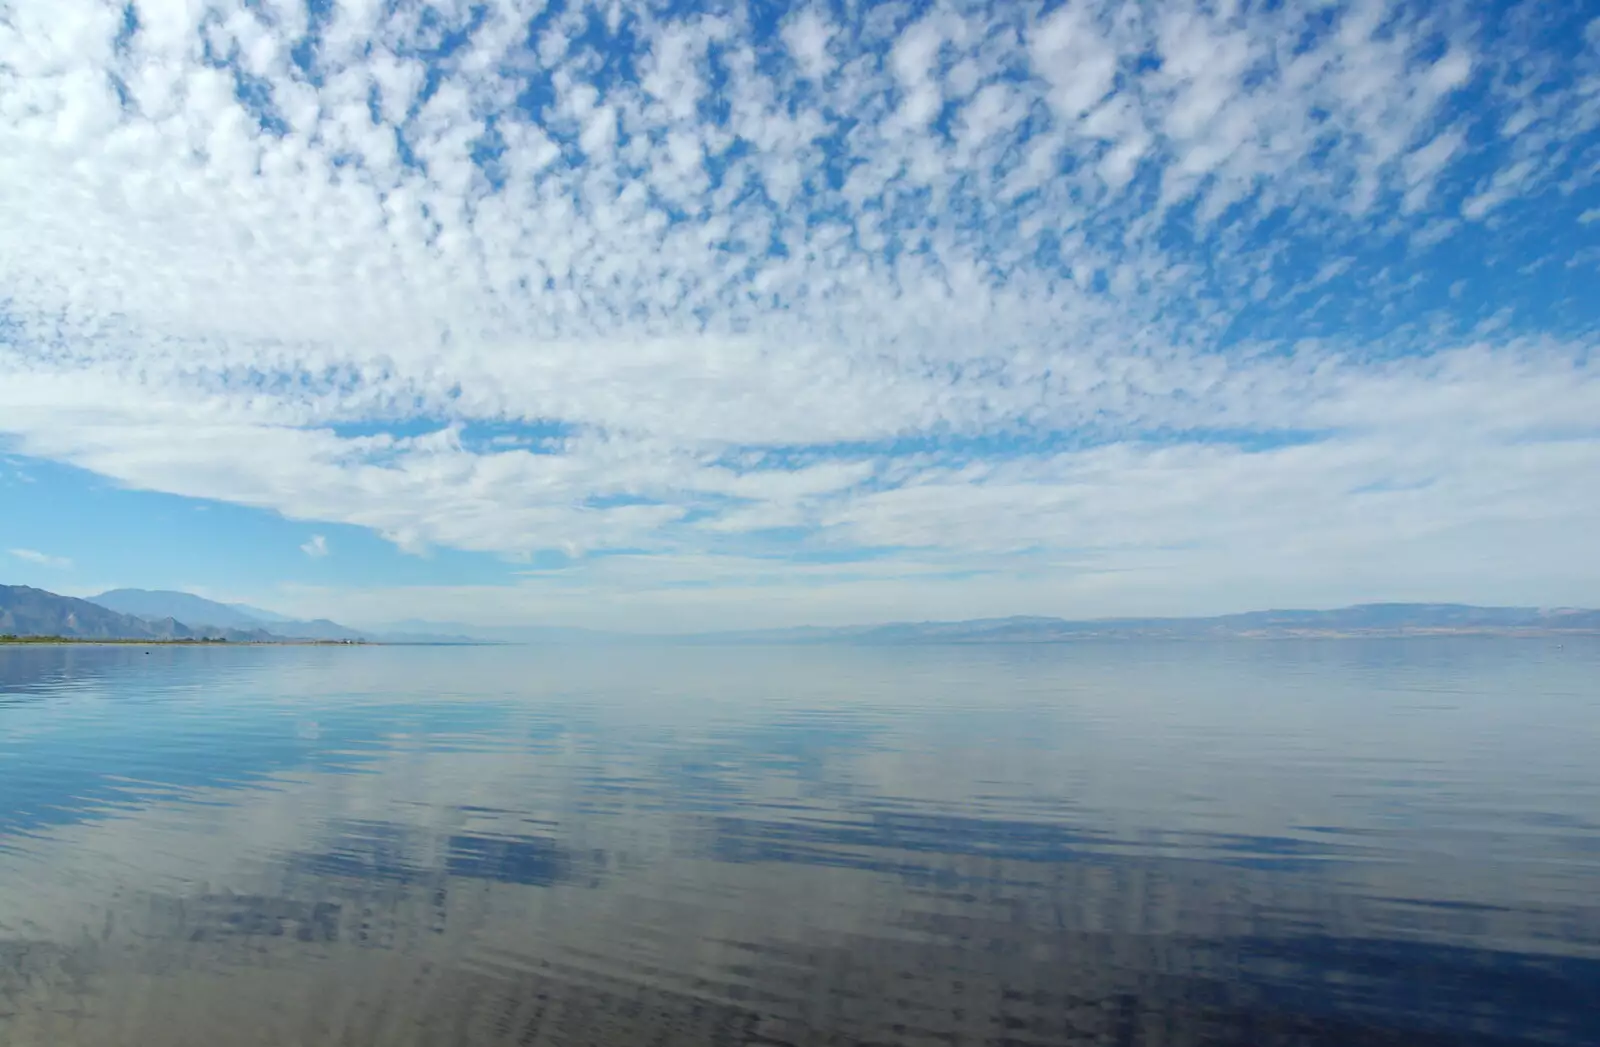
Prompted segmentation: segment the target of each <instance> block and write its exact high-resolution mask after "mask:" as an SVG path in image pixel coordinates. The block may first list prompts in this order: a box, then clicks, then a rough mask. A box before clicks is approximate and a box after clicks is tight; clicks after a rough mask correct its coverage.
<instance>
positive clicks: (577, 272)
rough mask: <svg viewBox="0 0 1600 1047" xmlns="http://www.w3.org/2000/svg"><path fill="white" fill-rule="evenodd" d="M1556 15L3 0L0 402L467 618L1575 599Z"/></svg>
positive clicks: (1566, 230) (1571, 394) (1592, 403)
mask: <svg viewBox="0 0 1600 1047" xmlns="http://www.w3.org/2000/svg"><path fill="white" fill-rule="evenodd" d="M1580 7H1581V5H1570V6H1569V5H1558V7H1557V8H1552V7H1551V6H1550V5H1542V4H1536V3H1527V4H1523V5H1495V6H1492V7H1491V6H1488V5H1465V4H1451V3H1444V4H1437V5H1416V4H1409V3H1383V2H1365V0H1358V2H1355V3H1350V4H1335V5H1329V4H1321V3H1318V4H1302V3H1295V2H1288V3H1282V4H1273V5H1252V4H1248V3H1205V4H1192V3H1188V2H1185V0H1172V2H1168V3H1161V4H1135V3H1093V2H1089V3H1067V4H1054V3H1052V4H1043V5H1041V4H1033V3H1027V2H1020V0H1017V2H1013V0H1007V2H1005V3H996V4H991V5H983V4H969V3H946V4H928V3H855V2H848V0H837V2H833V3H823V4H817V5H814V6H799V5H796V6H794V7H793V8H792V9H783V8H781V7H780V8H778V9H775V8H774V7H773V6H772V5H759V6H744V5H739V4H731V5H730V4H704V5H700V4H661V3H651V4H627V3H621V2H612V0H607V2H605V3H600V4H594V5H589V4H585V3H580V2H561V0H553V2H514V0H482V2H471V3H468V2H465V0H461V2H434V3H424V2H420V0H385V2H378V0H360V2H346V3H329V2H325V0H317V2H314V3H306V2H300V0H252V2H248V3H246V2H241V0H209V2H198V0H195V2H176V0H171V2H154V0H135V2H131V3H127V4H124V3H122V2H120V0H119V2H116V3H97V2H93V0H14V2H12V3H10V4H7V5H4V6H3V7H0V184H3V185H4V187H5V192H4V193H3V194H0V432H3V433H5V434H8V435H9V438H10V440H11V441H12V442H13V443H14V445H15V449H16V450H17V451H19V452H21V453H24V454H28V455H32V456H37V457H43V458H49V459H55V460H59V461H64V462H70V463H73V464H75V465H78V466H81V467H84V468H87V469H90V470H93V471H94V472H97V473H99V474H102V475H104V476H107V477H111V478H113V479H115V480H116V481H118V482H120V483H122V484H125V485H129V486H134V487H139V488H147V489H153V490H160V491H165V492H171V493H176V494H180V495H191V496H197V497H205V498H211V499H221V500H226V501H232V502H235V503H241V504H246V505H251V506H258V507H263V508H267V509H272V510H276V511H278V512H281V513H283V514H285V515H287V516H290V517H292V518H296V519H303V520H308V521H324V522H329V523H341V524H351V525H357V526H360V527H364V528H369V529H371V530H373V531H375V532H377V533H379V534H382V535H383V536H385V537H386V538H388V539H389V540H391V541H393V542H394V543H396V544H397V545H399V546H400V547H401V548H403V549H406V550H410V551H422V550H425V549H427V548H430V547H445V548H454V549H461V550H473V551H481V552H489V553H494V554H500V555H503V556H505V557H507V558H509V559H512V560H515V559H518V558H525V557H528V556H530V555H532V554H537V553H541V552H543V551H548V550H561V551H564V552H565V553H566V554H567V555H569V556H571V557H575V558H577V562H578V564H579V567H578V568H577V569H576V570H577V573H576V574H575V573H573V571H572V570H569V571H567V572H564V573H562V574H561V575H560V577H559V578H552V577H549V576H546V575H542V574H538V573H532V574H530V576H529V577H528V579H527V580H526V581H525V582H524V583H523V585H522V586H521V587H520V588H519V589H518V590H517V593H514V594H512V595H511V596H508V597H505V598H506V599H511V600H513V601H516V600H521V601H523V602H522V603H517V604H516V605H515V606H514V607H513V606H509V605H508V607H507V608H506V609H505V613H506V614H508V615H509V614H512V613H513V612H514V611H515V610H516V608H517V607H521V608H524V609H525V608H526V607H528V606H532V604H530V603H529V602H528V601H534V602H535V603H536V602H537V599H538V596H537V594H539V593H544V592H549V591H555V590H558V589H562V590H563V591H565V592H567V593H576V594H578V595H582V596H584V597H586V598H587V599H588V600H589V604H586V606H591V605H592V606H599V605H600V604H602V603H604V601H605V600H606V599H607V598H608V596H607V594H613V595H614V594H616V593H620V592H623V591H635V592H640V591H643V592H648V593H655V594H657V595H656V596H655V597H651V598H648V599H646V600H645V603H644V606H647V607H648V606H649V599H659V600H660V601H661V603H662V605H666V604H667V603H670V602H672V601H679V602H680V603H681V602H684V601H687V602H690V603H694V602H695V601H701V602H704V601H714V600H716V599H725V600H727V601H738V600H746V599H748V598H749V597H750V596H751V595H752V594H754V593H758V592H768V593H771V592H774V591H778V590H782V591H783V592H786V593H789V594H790V595H791V597H792V598H793V600H795V601H799V602H798V603H796V604H794V607H795V608H796V609H795V610H794V612H793V613H794V614H795V615H798V616H799V617H811V618H820V617H838V616H840V615H843V616H846V617H849V616H855V615H853V612H859V613H860V614H867V613H877V612H880V611H882V612H886V613H895V612H897V611H904V610H905V609H907V608H908V607H912V606H915V607H918V608H922V609H929V608H931V609H933V610H951V611H957V612H970V611H999V610H1005V609H1016V610H1055V611H1070V610H1075V609H1076V610H1088V611H1101V610H1134V609H1200V608H1202V605H1205V604H1206V603H1207V601H1208V600H1209V601H1210V602H1211V603H1212V604H1215V603H1217V601H1218V599H1219V598H1218V597H1216V596H1215V592H1216V590H1215V589H1214V587H1215V586H1216V585H1217V584H1219V583H1222V582H1229V583H1231V584H1233V585H1234V586H1236V587H1237V588H1235V589H1233V590H1230V593H1231V595H1229V596H1228V597H1226V598H1225V599H1222V601H1221V602H1222V603H1224V604H1228V605H1237V604H1248V603H1251V602H1254V601H1255V599H1256V598H1258V597H1259V598H1267V597H1269V596H1277V595H1284V596H1286V597H1288V598H1294V599H1300V600H1304V601H1308V602H1315V601H1326V600H1333V599H1339V598H1343V597H1346V596H1360V595H1363V594H1366V593H1375V594H1380V595H1403V594H1425V595H1458V596H1469V597H1485V596H1488V597H1494V596H1509V597H1520V598H1525V599H1526V598H1534V599H1537V598H1541V597H1543V596H1549V597H1551V598H1557V597H1560V596H1563V595H1566V594H1568V593H1580V595H1581V592H1582V591H1587V592H1592V591H1593V586H1594V584H1595V583H1596V582H1597V581H1600V566H1597V565H1596V562H1595V557H1594V554H1593V544H1592V535H1593V534H1594V533H1596V531H1597V529H1600V484H1597V483H1595V482H1593V478H1594V477H1595V476H1596V475H1600V472H1597V470H1600V424H1597V422H1596V419H1600V380H1597V379H1596V374H1595V369H1594V367H1593V365H1592V358H1593V346H1594V343H1595V329H1596V320H1597V318H1600V295H1596V294H1595V293H1594V288H1595V286H1596V276H1597V273H1596V267H1597V265H1600V224H1596V223H1594V222H1593V216H1594V214H1595V213H1596V206H1597V205H1600V197H1597V193H1596V186H1595V172H1596V170H1597V169H1600V21H1597V22H1588V21H1585V19H1584V17H1583V16H1582V15H1581V14H1580V13H1579V8H1580ZM775 11H778V12H779V13H777V14H775V13H774V12H775ZM307 551H308V552H311V550H310V549H308V550H307ZM313 555H315V554H313ZM1541 586H1543V588H1540V587H1541ZM1562 586H1566V588H1561V587H1562ZM1573 586H1579V588H1573ZM1583 586H1587V587H1588V588H1587V589H1583V588H1582V587H1583ZM563 587H564V589H563ZM708 591H709V592H712V593H720V594H723V595H722V596H721V597H717V596H714V595H707V592H708ZM822 592H825V593H833V594H841V595H838V597H837V602H836V604H827V603H826V601H827V599H833V597H827V598H824V597H821V596H816V595H814V594H816V593H822ZM807 593H810V594H813V595H812V596H805V595H804V594H807ZM936 593H944V594H947V595H946V596H945V597H940V598H939V599H944V600H945V601H946V602H945V603H940V602H939V599H933V600H932V602H931V603H930V602H929V600H930V599H932V598H931V597H930V594H936ZM1208 593H1209V594H1211V595H1205V594H1208ZM797 594H798V595H797ZM950 594H957V595H950ZM463 598H464V597H463ZM808 601H809V602H808ZM730 605H731V604H730ZM825 605H826V606H825ZM569 606H570V605H569ZM828 607H831V608H832V610H828V609H827V608H828ZM841 608H850V609H851V612H850V613H847V612H846V611H845V610H841Z"/></svg>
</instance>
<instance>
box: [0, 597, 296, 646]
mask: <svg viewBox="0 0 1600 1047" xmlns="http://www.w3.org/2000/svg"><path fill="white" fill-rule="evenodd" d="M0 635H12V636H62V637H69V638H72V639H81V640H202V639H211V640H232V641H236V642H244V641H254V642H270V641H272V640H280V639H283V637H279V636H274V635H273V634H272V633H269V632H267V631H266V630H263V629H259V628H257V629H242V628H224V627H212V626H206V625H201V626H190V625H186V624H184V623H183V622H180V621H178V620H177V619H175V618H172V617H170V616H166V615H162V616H159V617H152V618H143V617H140V616H137V615H131V614H122V613H119V612H117V611H114V610H111V609H109V608H106V607H102V606H101V605H100V604H97V603H92V602H91V601H89V600H79V599H76V598H74V597H71V596H59V595H57V594H55V593H50V592H45V591H44V590H43V589H32V588H29V587H28V586H25V585H0Z"/></svg>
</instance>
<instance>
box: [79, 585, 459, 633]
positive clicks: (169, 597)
mask: <svg viewBox="0 0 1600 1047" xmlns="http://www.w3.org/2000/svg"><path fill="white" fill-rule="evenodd" d="M89 601H90V602H91V603H96V604H99V605H100V606H101V607H105V608H107V609H109V610H112V611H117V612H119V613H121V614H126V615H133V616H135V617H138V618H143V619H147V620H151V619H164V618H172V619H175V620H177V621H180V622H185V623H188V624H189V625H192V626H204V627H205V628H208V629H238V630H246V631H261V632H270V633H271V634H272V635H274V636H276V637H278V638H281V639H285V640H335V641H336V640H359V641H363V642H368V643H471V642H479V638H475V637H470V636H466V635H463V633H462V632H452V633H447V632H444V631H439V630H428V629H417V630H411V631H404V632H401V631H394V632H390V631H382V632H363V631H362V630H360V629H352V628H350V627H349V626H347V625H340V624H339V623H338V622H332V621H329V620H328V619H326V618H315V619H311V620H309V621H306V620H301V619H296V618H289V617H286V616H285V615H281V614H277V613H275V612H273V611H263V610H261V609H260V608H258V607H250V606H249V605H247V604H239V603H218V602H216V601H215V600H207V599H204V598H203V597H199V596H195V595H194V594H193V593H183V592H173V591H170V590H165V589H112V590H111V591H110V592H104V593H101V594H100V595H99V596H91V597H89Z"/></svg>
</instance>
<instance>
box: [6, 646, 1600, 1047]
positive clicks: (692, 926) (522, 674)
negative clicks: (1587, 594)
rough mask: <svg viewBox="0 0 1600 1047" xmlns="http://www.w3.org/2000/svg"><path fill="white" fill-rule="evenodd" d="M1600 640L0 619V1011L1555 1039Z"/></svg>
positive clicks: (35, 1019) (1599, 814)
mask: <svg viewBox="0 0 1600 1047" xmlns="http://www.w3.org/2000/svg"><path fill="white" fill-rule="evenodd" d="M1597 739H1600V643H1596V642H1593V641H1582V640H1580V641H1573V640H1566V641H1564V646H1561V647H1557V646H1556V644H1555V643H1554V642H1551V641H1544V640H1484V639H1475V640H1467V639H1427V640H1394V641H1307V642H1302V641H1282V642H1278V641H1262V642H1248V641H1244V642H1232V643H1209V642H1206V643H1201V642H1195V643H1182V642H1173V643H1134V642H1128V643H1084V644H1061V645H1039V646H994V647H981V646H975V647H942V648H941V647H908V648H877V649H873V648H851V647H827V646H817V647H732V646H729V647H696V648H689V647H671V646H665V645H662V646H638V647H621V648H593V649H574V650H558V649H543V648H510V647H506V648H492V647H491V648H448V647H437V648H430V647H415V648H406V647H395V648H382V647H372V648H311V647H298V648H212V649H184V648H170V647H167V648H159V647H158V648H150V649H149V650H148V653H147V652H146V650H145V649H141V648H137V647H135V648H125V647H106V648H97V647H81V646H72V647H26V648H0V1043H5V1044H7V1045H25V1044H26V1045H33V1044H39V1045H46V1044H48V1045H52V1047H56V1045H72V1044H93V1045H110V1044H117V1045H145V1044H149V1045H163V1047H165V1045H191V1044H192V1045H197V1047H198V1045H205V1047H228V1045H234V1044H240V1045H243V1044H262V1045H266V1044H273V1045H283V1044H297V1045H324V1044H327V1045H334V1044H338V1045H368V1044H371V1045H413V1044H416V1045H421V1044H438V1045H446V1044H449V1045H468V1047H475V1045H479V1044H484V1045H488V1044H595V1045H612V1044H615V1045H633V1044H641V1045H642V1044H657V1045H660V1044H795V1045H801V1044H854V1043H872V1044H935V1043H938V1044H1002V1043H1014V1044H1056V1043H1060V1044H1152V1045H1153V1044H1162V1045H1190V1044H1194V1045H1199V1044H1240V1045H1243V1044H1252V1045H1259V1044H1269V1045H1270V1044H1307V1045H1311V1044H1315V1045H1323V1044H1326V1045H1330V1047H1331V1045H1335V1044H1340V1045H1342V1044H1364V1043H1371V1044H1393V1045H1401V1044H1405V1045H1425V1047H1426V1045H1444V1044H1475V1045H1490V1044H1524V1043H1526V1044H1560V1045H1565V1044H1573V1045H1577V1044H1593V1043H1596V1042H1600V991H1597V987H1600V760H1597V759H1596V756H1595V753H1596V740H1597Z"/></svg>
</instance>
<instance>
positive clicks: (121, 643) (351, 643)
mask: <svg viewBox="0 0 1600 1047" xmlns="http://www.w3.org/2000/svg"><path fill="white" fill-rule="evenodd" d="M54 646H60V647H65V646H78V647H81V646H102V647H139V646H144V647H384V646H388V645H386V644H382V643H377V642H374V641H372V640H213V639H207V638H199V639H182V638H180V639H165V640H138V639H118V638H112V637H93V636H0V647H54Z"/></svg>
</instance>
